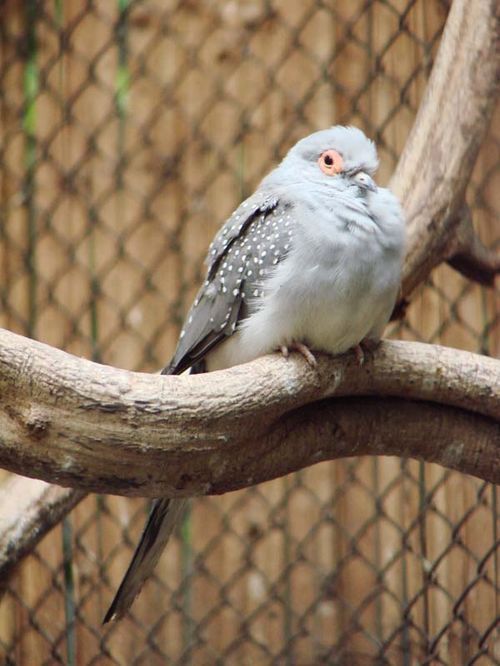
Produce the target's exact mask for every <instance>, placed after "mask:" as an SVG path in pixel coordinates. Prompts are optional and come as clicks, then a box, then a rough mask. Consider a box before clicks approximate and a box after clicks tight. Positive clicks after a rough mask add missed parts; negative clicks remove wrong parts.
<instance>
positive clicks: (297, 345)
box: [280, 342, 318, 368]
mask: <svg viewBox="0 0 500 666" xmlns="http://www.w3.org/2000/svg"><path fill="white" fill-rule="evenodd" d="M280 350H281V353H282V354H283V356H284V357H285V358H288V357H289V356H290V352H291V351H297V352H299V354H301V355H302V356H303V357H304V358H305V359H306V361H307V363H308V364H309V365H310V366H311V368H315V367H316V366H317V365H318V362H317V360H316V357H315V356H314V354H313V353H312V351H311V350H310V349H309V347H308V346H307V345H305V344H304V343H303V342H292V343H291V344H289V345H281V347H280Z"/></svg>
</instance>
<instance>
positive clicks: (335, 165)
mask: <svg viewBox="0 0 500 666" xmlns="http://www.w3.org/2000/svg"><path fill="white" fill-rule="evenodd" d="M318 164H319V168H320V169H321V171H322V172H323V173H325V174H326V175H327V176H335V175H336V174H338V173H340V172H341V171H342V169H343V167H344V161H343V159H342V157H341V156H340V155H339V154H338V153H337V151H336V150H325V152H324V153H321V155H320V157H319V160H318Z"/></svg>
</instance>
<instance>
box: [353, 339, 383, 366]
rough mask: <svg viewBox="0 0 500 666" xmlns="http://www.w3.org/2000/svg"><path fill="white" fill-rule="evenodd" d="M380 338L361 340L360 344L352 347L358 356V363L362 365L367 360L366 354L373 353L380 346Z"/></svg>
mask: <svg viewBox="0 0 500 666" xmlns="http://www.w3.org/2000/svg"><path fill="white" fill-rule="evenodd" d="M378 343H379V341H378V340H370V339H369V338H367V339H365V340H361V342H360V343H359V345H356V346H355V347H353V348H352V351H353V352H354V356H355V357H356V363H357V364H358V365H359V367H361V366H362V365H363V364H364V362H365V360H366V355H367V354H371V353H372V352H373V351H374V350H375V349H376V348H377V346H378Z"/></svg>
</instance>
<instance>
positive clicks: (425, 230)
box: [391, 0, 500, 311]
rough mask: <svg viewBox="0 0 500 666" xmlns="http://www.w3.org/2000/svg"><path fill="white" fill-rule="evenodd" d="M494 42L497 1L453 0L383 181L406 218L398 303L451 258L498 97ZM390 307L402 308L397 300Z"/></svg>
mask: <svg viewBox="0 0 500 666" xmlns="http://www.w3.org/2000/svg"><path fill="white" fill-rule="evenodd" d="M499 42H500V12H499V11H498V2H497V0H454V2H453V4H452V6H451V9H450V12H449V15H448V18H447V21H446V26H445V29H444V33H443V36H442V38H441V43H440V45H439V52H438V55H437V58H436V61H435V63H434V66H433V68H432V73H431V76H430V78H429V82H428V84H427V88H426V92H425V95H424V97H423V99H422V102H421V104H420V107H419V111H418V114H417V118H416V120H415V124H414V126H413V129H412V131H411V133H410V135H409V137H408V140H407V142H406V145H405V148H404V150H403V153H402V155H401V157H400V160H399V162H398V165H397V168H396V171H395V173H394V176H393V178H392V181H391V188H392V190H393V191H394V192H395V193H396V194H397V195H398V196H399V197H400V198H401V201H402V202H403V207H404V209H405V211H406V215H407V220H408V253H407V257H406V261H405V266H404V271H403V285H402V299H403V301H408V299H409V297H410V295H411V293H412V292H413V290H414V289H415V288H416V287H417V286H418V285H419V284H421V283H422V282H423V281H424V280H425V279H426V278H427V276H428V275H429V273H430V272H431V270H432V269H433V268H434V267H435V266H437V265H438V264H440V263H441V262H442V261H444V260H446V259H448V258H450V257H451V256H452V250H453V248H454V246H455V239H456V234H457V229H458V227H459V226H460V224H461V220H462V216H461V215H460V211H461V209H462V206H463V203H464V199H465V190H466V187H467V185H468V183H469V180H470V177H471V174H472V169H473V168H474V164H475V161H476V157H477V154H478V151H479V148H480V146H481V143H482V141H483V138H484V135H485V132H486V129H487V128H488V125H489V122H490V118H491V115H492V112H493V109H494V106H495V103H496V101H497V99H498V90H499V71H500V44H499ZM472 246H473V244H470V247H472ZM461 265H462V266H463V262H462V264H460V261H459V265H458V266H456V262H455V266H456V267H457V268H458V269H460V267H461ZM469 276H470V277H472V278H473V279H476V278H477V273H476V272H475V271H472V272H470V273H469ZM397 309H398V310H400V311H404V307H402V306H401V303H400V304H399V305H398V306H397Z"/></svg>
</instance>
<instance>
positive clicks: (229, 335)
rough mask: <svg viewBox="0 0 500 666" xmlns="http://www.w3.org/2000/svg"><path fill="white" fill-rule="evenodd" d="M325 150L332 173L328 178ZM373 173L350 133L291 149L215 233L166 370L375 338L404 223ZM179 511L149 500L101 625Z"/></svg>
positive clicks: (126, 599) (140, 579) (132, 592)
mask: <svg viewBox="0 0 500 666" xmlns="http://www.w3.org/2000/svg"><path fill="white" fill-rule="evenodd" d="M332 151H335V153H332ZM330 153H331V154H333V155H334V158H335V159H337V158H339V162H338V165H337V166H338V170H336V171H329V172H328V173H327V172H326V171H327V170H328V169H329V168H333V167H330V165H329V164H327V161H330V160H331V158H330V157H329V155H330ZM325 155H326V157H324V156H325ZM325 160H326V161H325ZM320 161H322V163H321V164H322V166H321V168H320ZM325 164H326V166H325ZM334 166H335V165H334ZM377 166H378V160H377V154H376V149H375V146H374V144H373V143H372V142H371V141H370V140H368V139H367V138H366V136H365V135H364V134H363V133H362V132H361V131H360V130H358V129H356V128H353V127H340V126H337V127H332V128H330V129H327V130H322V131H320V132H315V133H314V134H311V135H310V136H308V137H306V138H305V139H302V140H301V141H299V142H298V143H297V144H296V145H295V146H294V147H293V148H292V149H291V150H290V151H289V152H288V154H287V155H286V157H285V158H284V160H283V161H282V162H281V164H280V165H279V166H278V167H277V168H276V169H274V171H272V172H271V173H270V174H269V175H268V176H267V177H266V178H264V180H263V181H262V183H261V184H260V186H259V188H258V189H257V191H256V192H255V194H253V195H252V196H251V197H249V198H248V199H247V200H246V201H244V202H243V203H242V204H241V205H240V206H239V207H238V208H237V210H236V211H235V212H234V213H233V214H232V215H231V217H230V218H229V219H228V220H227V221H226V223H225V224H224V225H223V227H222V228H221V229H220V231H219V232H218V233H217V235H216V236H215V238H214V240H213V242H212V244H211V245H210V248H209V252H208V256H207V266H208V270H207V276H206V280H205V282H204V283H203V285H202V287H201V289H200V291H199V293H198V295H197V297H196V299H195V301H194V303H193V305H192V307H191V310H190V312H189V314H188V316H187V318H186V323H185V326H184V328H183V330H182V332H181V335H180V338H179V342H178V345H177V349H176V351H175V354H174V356H173V358H172V360H171V362H170V364H169V365H168V366H167V367H166V368H165V369H164V370H163V373H164V374H179V373H181V372H183V371H184V370H186V369H188V368H192V369H193V370H194V371H196V372H203V371H211V370H215V369H220V368H227V367H230V366H232V365H236V364H239V363H244V362H246V361H250V360H252V359H254V358H257V357H258V356H261V355H263V354H266V353H269V352H272V351H274V350H276V349H280V348H282V347H290V346H293V344H294V343H303V344H306V345H307V346H308V347H310V348H311V349H312V350H317V351H325V352H328V353H331V354H340V353H343V352H346V351H348V350H349V349H351V348H354V347H357V346H358V345H359V344H360V343H361V342H362V341H366V340H371V341H378V340H379V339H380V336H381V335H382V332H383V330H384V327H385V325H386V324H387V322H388V320H389V317H390V315H391V312H392V309H393V307H394V303H395V301H396V297H397V293H398V289H399V284H400V275H401V264H402V259H403V253H404V228H405V225H404V219H403V215H402V212H401V208H400V206H399V203H398V201H397V199H396V198H395V197H394V195H393V194H392V193H391V192H390V191H389V190H387V189H384V188H380V187H377V186H376V185H375V183H374V181H373V180H372V175H373V173H374V172H375V170H376V168H377ZM184 503H185V500H168V499H160V500H157V501H156V502H155V504H154V506H153V510H152V512H151V515H150V518H149V520H148V522H147V524H146V527H145V530H144V533H143V536H142V538H141V542H140V544H139V546H138V548H137V550H136V552H135V554H134V557H133V559H132V563H131V565H130V567H129V569H128V571H127V573H126V575H125V578H124V580H123V582H122V584H121V586H120V588H119V590H118V592H117V594H116V597H115V599H114V601H113V604H112V605H111V607H110V609H109V611H108V613H107V614H106V618H105V620H104V621H105V622H107V621H108V620H110V619H115V618H118V617H121V616H122V615H123V614H124V613H125V612H126V611H127V610H128V608H129V607H130V604H131V603H132V601H133V600H134V598H135V596H136V595H137V594H138V592H139V591H140V588H141V587H142V584H143V583H144V581H145V580H146V578H147V577H148V576H149V575H150V574H151V572H152V570H153V568H154V566H155V565H156V562H157V560H158V557H159V555H160V554H161V551H162V550H163V548H164V546H165V544H166V542H167V540H168V537H169V536H170V534H171V532H172V530H173V527H174V525H175V522H176V521H177V519H178V517H179V516H180V514H181V512H182V508H183V506H184Z"/></svg>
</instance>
